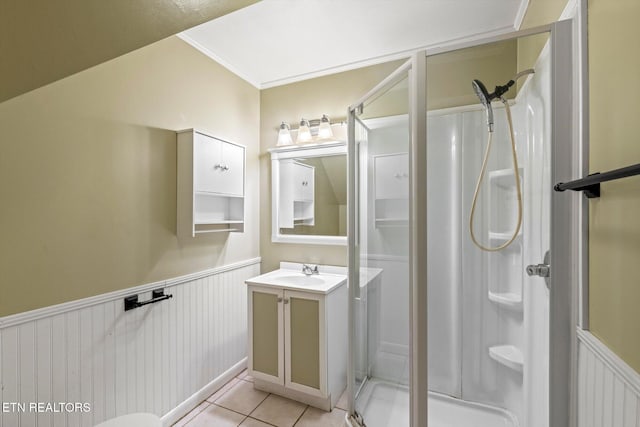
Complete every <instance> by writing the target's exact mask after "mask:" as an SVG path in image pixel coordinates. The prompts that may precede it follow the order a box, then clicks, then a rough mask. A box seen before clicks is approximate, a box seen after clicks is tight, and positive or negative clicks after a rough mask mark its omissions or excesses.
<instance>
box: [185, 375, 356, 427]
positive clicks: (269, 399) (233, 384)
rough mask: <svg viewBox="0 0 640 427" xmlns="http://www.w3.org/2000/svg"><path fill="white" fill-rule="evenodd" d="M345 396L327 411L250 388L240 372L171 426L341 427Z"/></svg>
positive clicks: (246, 376) (245, 376)
mask: <svg viewBox="0 0 640 427" xmlns="http://www.w3.org/2000/svg"><path fill="white" fill-rule="evenodd" d="M346 405H347V400H346V393H343V395H342V397H340V400H339V401H338V403H337V405H336V407H335V408H334V409H333V411H331V412H325V411H322V410H320V409H316V408H314V407H312V406H308V405H305V404H303V403H299V402H295V401H293V400H289V399H285V398H284V397H280V396H278V395H275V394H270V393H265V392H263V391H259V390H255V389H254V388H253V378H252V377H251V376H249V375H247V371H246V370H245V371H243V372H242V373H241V374H240V375H238V376H237V377H235V378H233V379H232V380H231V381H229V382H228V383H227V384H225V385H224V386H223V387H222V388H221V389H220V390H218V391H217V392H215V393H214V394H212V395H211V396H209V397H208V398H207V400H205V401H204V402H202V403H201V404H200V405H199V406H198V407H197V408H195V409H194V410H193V411H191V412H189V413H188V414H187V415H185V416H184V417H183V418H182V419H181V420H180V421H178V422H177V423H176V424H174V425H173V426H174V427H182V426H186V427H205V426H206V427H209V426H211V427H227V426H229V427H232V426H234V427H235V426H243V427H265V426H266V427H269V426H276V427H292V426H296V427H342V426H344V417H345V414H346V408H347V406H346Z"/></svg>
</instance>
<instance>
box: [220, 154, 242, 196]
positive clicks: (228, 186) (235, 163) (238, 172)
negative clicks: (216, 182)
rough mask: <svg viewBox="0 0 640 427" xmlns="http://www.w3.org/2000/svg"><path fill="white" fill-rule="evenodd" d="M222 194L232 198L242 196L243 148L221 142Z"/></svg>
mask: <svg viewBox="0 0 640 427" xmlns="http://www.w3.org/2000/svg"><path fill="white" fill-rule="evenodd" d="M221 145H222V165H223V172H222V174H221V177H222V180H221V185H222V192H224V193H225V194H231V195H234V196H243V195H244V148H243V147H241V146H239V145H235V144H229V143H227V142H222V143H221Z"/></svg>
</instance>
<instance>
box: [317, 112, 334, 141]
mask: <svg viewBox="0 0 640 427" xmlns="http://www.w3.org/2000/svg"><path fill="white" fill-rule="evenodd" d="M318 138H320V139H329V138H333V131H332V130H331V123H330V122H329V117H328V116H327V115H326V114H323V115H322V118H321V119H320V127H319V128H318Z"/></svg>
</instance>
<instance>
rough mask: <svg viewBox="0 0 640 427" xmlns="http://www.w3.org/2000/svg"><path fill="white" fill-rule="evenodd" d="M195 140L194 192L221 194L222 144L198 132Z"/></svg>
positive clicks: (195, 134)
mask: <svg viewBox="0 0 640 427" xmlns="http://www.w3.org/2000/svg"><path fill="white" fill-rule="evenodd" d="M193 138H194V141H193V169H194V171H193V173H194V191H196V192H207V193H221V192H222V189H223V187H222V182H221V175H222V173H223V170H222V168H221V165H222V156H221V154H222V153H221V144H222V142H221V141H220V140H217V139H215V138H212V137H210V136H207V135H203V134H201V133H198V132H194V136H193Z"/></svg>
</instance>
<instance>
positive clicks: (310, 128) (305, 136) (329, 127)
mask: <svg viewBox="0 0 640 427" xmlns="http://www.w3.org/2000/svg"><path fill="white" fill-rule="evenodd" d="M334 126H337V127H338V128H342V127H345V129H346V123H345V122H344V121H342V122H340V121H338V122H337V123H333V124H332V123H331V120H330V119H329V116H327V115H326V114H323V115H322V118H320V119H313V120H307V119H305V118H302V119H300V126H299V127H298V129H291V128H290V127H289V124H288V123H287V122H284V121H283V122H282V123H280V126H279V127H278V143H277V144H276V146H277V147H281V146H284V145H292V144H294V141H293V138H292V136H291V132H292V131H293V132H296V133H294V136H295V137H296V139H295V144H309V143H325V142H331V141H334V140H336V138H338V139H341V138H346V136H345V135H343V136H336V134H335V133H334V132H335V130H336V129H334V128H333V127H334ZM344 132H346V130H345V131H344ZM342 133H343V131H340V130H338V135H342Z"/></svg>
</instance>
